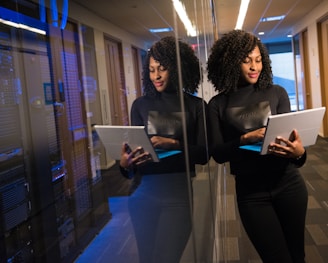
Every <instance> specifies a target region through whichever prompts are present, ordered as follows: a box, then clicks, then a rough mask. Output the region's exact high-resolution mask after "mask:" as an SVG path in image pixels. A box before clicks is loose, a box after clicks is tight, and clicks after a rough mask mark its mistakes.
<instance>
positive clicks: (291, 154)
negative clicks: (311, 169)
mask: <svg viewBox="0 0 328 263" xmlns="http://www.w3.org/2000/svg"><path fill="white" fill-rule="evenodd" d="M268 152H269V153H270V154H274V155H276V156H280V157H285V158H294V159H298V158H299V157H301V156H302V155H303V154H304V152H305V149H304V147H303V144H302V141H301V138H300V136H299V133H298V132H297V130H293V131H292V132H291V134H290V136H289V138H288V139H286V138H283V137H281V136H277V138H276V140H275V142H274V143H270V145H269V147H268Z"/></svg>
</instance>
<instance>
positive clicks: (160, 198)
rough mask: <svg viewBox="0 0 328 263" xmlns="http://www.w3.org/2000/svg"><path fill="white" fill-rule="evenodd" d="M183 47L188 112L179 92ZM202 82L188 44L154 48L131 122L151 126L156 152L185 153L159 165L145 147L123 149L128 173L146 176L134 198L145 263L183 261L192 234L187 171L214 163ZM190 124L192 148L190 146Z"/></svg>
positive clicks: (163, 43) (170, 42) (169, 41)
mask: <svg viewBox="0 0 328 263" xmlns="http://www.w3.org/2000/svg"><path fill="white" fill-rule="evenodd" d="M177 43H178V45H179V54H180V59H181V74H182V83H183V104H184V107H183V108H182V105H181V103H180V100H181V98H180V93H179V88H180V87H179V76H178V72H179V67H178V64H177V55H176V53H177V48H176V44H177ZM200 81H201V71H200V64H199V60H198V58H197V57H196V56H195V54H194V51H193V49H192V48H191V47H190V46H189V45H188V44H186V43H184V42H181V41H176V39H175V38H173V37H165V38H163V39H161V40H160V41H158V42H156V43H155V44H154V45H153V46H152V47H151V48H150V49H149V51H148V53H147V57H146V60H145V65H144V68H143V86H144V95H143V96H142V97H139V98H137V99H136V100H135V101H134V102H133V104H132V108H131V124H132V125H140V126H145V129H146V131H147V133H148V135H149V137H150V140H151V142H152V144H153V146H154V147H155V148H157V149H164V150H173V149H174V150H180V151H181V153H180V154H176V155H173V156H169V157H166V158H164V159H162V160H161V161H160V162H158V163H155V162H151V156H149V154H148V153H147V152H143V150H142V148H136V149H134V150H131V149H130V150H129V149H127V147H125V146H123V147H122V158H121V160H120V166H121V170H122V173H123V174H125V175H126V176H128V175H129V174H131V172H132V173H137V174H141V176H142V177H141V182H140V185H139V186H138V188H137V189H136V191H134V192H133V194H132V195H131V197H130V198H129V199H130V201H129V208H130V214H131V220H132V223H133V226H134V231H135V235H136V240H137V245H138V252H139V258H140V262H141V263H151V262H156V263H160V262H163V263H168V262H170V263H178V262H179V260H180V258H181V255H182V253H183V251H184V248H185V245H186V243H187V241H188V238H189V235H190V231H191V225H192V224H191V209H190V198H191V197H190V195H189V194H190V193H189V188H188V186H189V185H190V178H189V177H188V174H187V173H186V171H187V168H188V170H190V172H191V175H192V174H193V173H194V171H195V164H205V163H206V162H207V161H208V153H207V148H206V136H205V135H206V134H205V131H206V130H205V120H204V116H205V114H204V110H206V103H205V102H204V100H202V99H201V98H198V97H196V96H194V95H193V94H194V93H195V92H197V90H198V85H199V83H200ZM184 120H185V123H186V135H187V145H184V132H183V131H184V129H183V122H184ZM185 148H186V149H187V155H188V158H187V159H186V158H185V156H186V152H185ZM187 165H188V166H187Z"/></svg>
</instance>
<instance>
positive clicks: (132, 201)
mask: <svg viewBox="0 0 328 263" xmlns="http://www.w3.org/2000/svg"><path fill="white" fill-rule="evenodd" d="M190 198H191V196H189V190H188V179H187V176H186V174H185V173H171V174H155V175H145V176H143V177H142V180H141V184H140V185H139V186H138V188H137V189H136V191H135V192H134V193H133V194H132V195H131V196H130V197H129V212H130V216H131V220H132V225H133V229H134V233H135V238H136V241H137V247H138V254H139V262H140V263H179V261H180V258H181V256H182V254H183V252H184V249H185V246H186V244H187V242H188V239H189V236H190V233H191V229H192V221H191V208H190Z"/></svg>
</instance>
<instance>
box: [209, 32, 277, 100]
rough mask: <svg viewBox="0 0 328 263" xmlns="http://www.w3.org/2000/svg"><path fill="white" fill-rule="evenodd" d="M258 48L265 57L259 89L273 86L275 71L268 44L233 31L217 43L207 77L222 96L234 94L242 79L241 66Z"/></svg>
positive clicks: (212, 51) (251, 35)
mask: <svg viewBox="0 0 328 263" xmlns="http://www.w3.org/2000/svg"><path fill="white" fill-rule="evenodd" d="M256 46H258V47H259V49H260V52H261V55H262V65H263V68H262V71H261V74H260V77H259V79H258V81H257V83H256V84H255V85H254V86H255V88H256V89H265V88H268V87H270V86H271V85H272V69H271V60H270V57H269V53H268V51H267V49H266V47H265V46H264V44H263V43H262V42H261V41H260V40H259V39H258V38H257V37H256V36H254V35H253V34H251V33H248V32H245V31H243V30H232V31H230V32H229V33H227V34H225V35H223V37H222V38H220V39H219V40H217V41H216V42H215V43H214V45H213V47H212V49H211V55H210V56H209V58H208V61H207V77H208V80H209V81H210V82H211V83H212V84H213V85H214V89H215V91H218V92H219V93H225V94H227V93H230V92H233V91H235V90H236V89H237V86H238V82H239V80H240V75H241V63H242V62H243V60H244V59H245V58H246V57H247V56H248V54H249V53H250V52H251V51H253V50H254V48H255V47H256Z"/></svg>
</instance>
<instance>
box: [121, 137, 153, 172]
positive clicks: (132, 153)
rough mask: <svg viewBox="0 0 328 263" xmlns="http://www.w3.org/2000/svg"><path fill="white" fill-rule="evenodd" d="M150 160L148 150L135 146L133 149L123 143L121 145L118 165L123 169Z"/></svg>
mask: <svg viewBox="0 0 328 263" xmlns="http://www.w3.org/2000/svg"><path fill="white" fill-rule="evenodd" d="M150 161H152V157H151V155H150V154H149V153H148V152H145V151H144V149H143V148H142V147H140V146H139V147H137V148H135V149H133V150H131V148H130V147H129V145H127V144H126V143H124V144H123V145H122V151H121V159H120V166H121V167H122V168H124V169H132V168H133V167H135V166H141V165H144V164H146V163H148V162H150Z"/></svg>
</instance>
